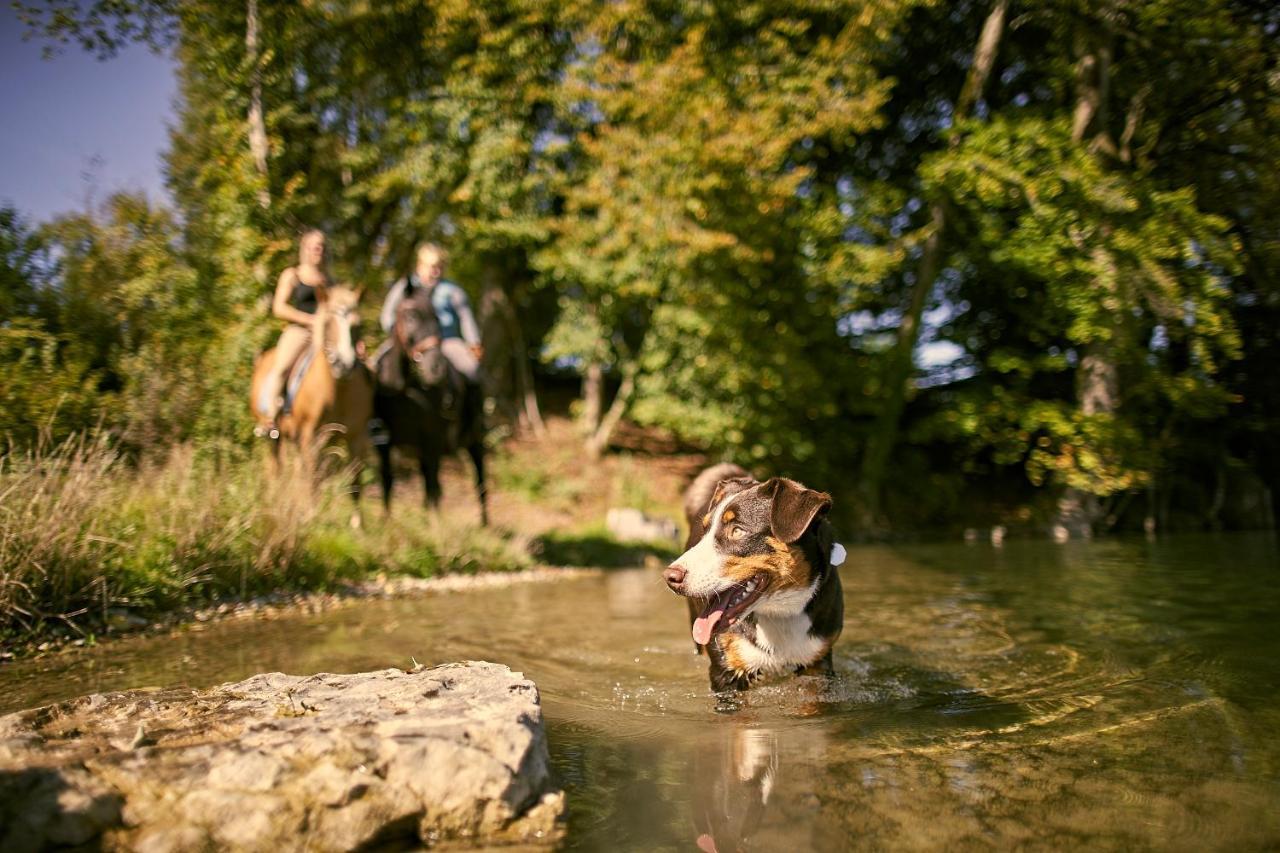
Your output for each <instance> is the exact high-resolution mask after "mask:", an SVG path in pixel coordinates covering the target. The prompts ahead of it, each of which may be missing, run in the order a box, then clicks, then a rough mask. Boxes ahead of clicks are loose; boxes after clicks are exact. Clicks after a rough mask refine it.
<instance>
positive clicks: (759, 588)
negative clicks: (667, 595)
mask: <svg viewBox="0 0 1280 853" xmlns="http://www.w3.org/2000/svg"><path fill="white" fill-rule="evenodd" d="M767 586H769V576H768V575H766V574H764V573H763V572H761V573H760V574H757V575H752V576H751V577H750V578H748V579H747V580H745V581H739V582H738V583H735V584H734V585H733V586H731V587H729V588H728V589H726V590H725V591H724V592H722V593H719V594H717V595H715V596H713V597H712V598H711V600H710V601H708V602H707V606H706V607H704V608H702V612H701V613H700V614H698V618H697V619H695V620H693V641H694V642H695V643H698V644H699V645H703V646H705V645H706V644H707V643H709V642H711V637H712V635H713V634H716V633H718V632H720V631H723V630H725V629H726V628H728V627H730V626H731V625H733V623H734V622H737V621H738V617H739V616H741V615H742V614H743V612H744V611H745V610H746V609H747V608H748V607H750V606H751V605H753V604H755V602H756V599H757V598H759V597H760V596H761V595H762V594H764V591H765V588H766V587H767Z"/></svg>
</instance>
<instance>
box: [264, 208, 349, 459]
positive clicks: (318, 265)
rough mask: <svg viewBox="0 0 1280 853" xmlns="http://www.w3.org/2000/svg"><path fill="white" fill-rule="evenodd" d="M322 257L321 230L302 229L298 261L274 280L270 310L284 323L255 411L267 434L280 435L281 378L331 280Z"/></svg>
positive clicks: (303, 346)
mask: <svg viewBox="0 0 1280 853" xmlns="http://www.w3.org/2000/svg"><path fill="white" fill-rule="evenodd" d="M325 260H326V255H325V240H324V232H323V231H321V230H320V229H318V228H312V229H311V230H309V231H305V232H303V234H302V238H301V240H299V246H298V265H297V266H295V267H289V268H288V269H286V270H285V271H284V272H282V273H280V278H279V280H278V281H277V282H276V293H275V298H273V299H272V300H271V314H272V316H274V317H277V318H278V319H281V320H284V321H285V322H286V323H287V324H288V325H286V326H285V328H284V331H283V332H281V333H280V339H279V340H278V341H277V342H276V347H275V355H274V357H273V358H272V360H271V366H270V372H269V373H268V374H267V381H266V382H265V383H264V384H263V386H262V388H261V393H260V396H259V397H258V404H257V409H258V414H259V415H261V416H262V418H263V419H264V420H265V422H266V423H265V426H264V427H263V429H264V431H265V432H266V434H267V435H269V436H270V437H271V438H279V437H280V430H279V428H278V427H277V425H276V419H277V418H278V417H279V415H280V411H281V409H282V408H283V405H284V386H285V382H286V381H287V379H288V375H289V371H290V370H291V369H292V368H293V365H294V362H296V361H297V360H298V356H300V355H302V353H303V352H304V351H305V350H306V348H307V344H308V343H310V341H311V325H312V323H313V322H314V321H315V315H316V309H317V308H319V307H320V303H321V302H323V301H324V299H325V296H326V293H327V291H328V288H329V285H330V283H331V282H330V280H329V273H328V271H327V270H326V269H325Z"/></svg>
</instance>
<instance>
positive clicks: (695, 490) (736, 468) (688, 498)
mask: <svg viewBox="0 0 1280 853" xmlns="http://www.w3.org/2000/svg"><path fill="white" fill-rule="evenodd" d="M750 476H751V474H750V473H748V472H747V470H746V469H745V468H743V467H742V466H741V465H734V464H733V463H732V462H721V463H720V464H719V465H712V466H711V467H710V468H707V469H706V470H705V471H703V472H702V473H701V474H699V475H698V476H697V477H695V478H694V479H693V482H692V483H690V484H689V488H687V489H685V492H684V517H685V519H686V520H687V521H688V522H689V526H690V527H691V528H692V527H693V526H694V525H695V524H696V523H698V522H699V521H700V519H701V518H702V516H703V515H704V514H705V513H706V512H707V504H709V503H711V497H712V495H714V494H715V491H716V486H718V485H719V484H720V481H721V480H729V479H732V478H734V477H750Z"/></svg>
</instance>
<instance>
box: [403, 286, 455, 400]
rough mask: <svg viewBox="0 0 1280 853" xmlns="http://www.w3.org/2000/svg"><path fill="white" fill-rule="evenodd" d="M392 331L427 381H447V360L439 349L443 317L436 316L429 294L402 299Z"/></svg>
mask: <svg viewBox="0 0 1280 853" xmlns="http://www.w3.org/2000/svg"><path fill="white" fill-rule="evenodd" d="M392 335H393V336H394V338H395V342H396V346H398V347H399V348H400V350H401V352H403V353H404V354H405V355H406V356H407V357H408V358H409V360H410V362H411V363H412V364H413V369H414V372H415V373H417V374H418V378H419V379H420V380H421V381H422V382H423V383H424V384H426V385H429V386H430V385H438V384H439V383H441V382H442V381H444V378H445V376H446V374H447V371H448V364H447V362H446V361H445V359H444V355H443V353H441V351H440V321H439V320H438V319H436V312H435V309H434V308H433V307H432V306H431V300H430V298H429V296H427V295H426V294H425V293H421V292H420V293H415V294H414V295H413V296H411V297H407V298H405V299H403V300H402V301H401V302H400V305H399V306H398V307H397V308H396V324H395V328H394V329H393V331H392Z"/></svg>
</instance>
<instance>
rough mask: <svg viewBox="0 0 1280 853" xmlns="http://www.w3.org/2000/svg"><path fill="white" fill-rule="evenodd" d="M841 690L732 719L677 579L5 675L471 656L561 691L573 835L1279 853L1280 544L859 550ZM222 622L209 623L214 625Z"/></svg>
mask: <svg viewBox="0 0 1280 853" xmlns="http://www.w3.org/2000/svg"><path fill="white" fill-rule="evenodd" d="M841 573H842V576H843V579H844V584H845V592H846V624H845V632H844V635H843V637H842V638H841V640H840V642H839V644H838V645H837V646H836V669H837V670H838V675H837V677H836V678H835V679H834V680H831V681H825V680H821V679H817V678H802V679H790V680H784V681H781V682H779V683H776V684H773V685H768V686H765V687H762V688H757V689H754V690H752V691H751V692H750V693H749V694H748V695H747V697H746V700H745V702H744V703H743V704H742V706H741V707H739V708H737V709H728V708H724V707H721V708H717V707H716V702H715V701H714V699H713V698H712V696H711V695H710V693H709V690H708V687H707V684H706V663H705V660H704V659H701V658H698V657H695V656H694V655H693V654H692V651H691V649H692V643H691V640H690V639H689V633H688V624H687V621H686V620H687V617H686V614H685V608H684V604H683V602H682V601H680V600H678V599H677V598H676V597H675V596H674V595H672V594H671V593H670V592H668V591H667V590H666V588H665V587H664V586H663V584H662V582H661V580H660V578H659V575H658V573H657V572H656V571H653V570H648V571H646V570H623V571H611V572H606V573H602V574H600V575H598V576H588V577H582V578H577V579H573V580H566V581H562V582H555V583H539V584H524V585H518V586H513V587H509V588H506V589H495V590H487V591H477V592H469V593H458V594H450V595H439V596H432V597H424V598H417V599H401V600H394V601H369V602H362V603H359V604H356V605H353V606H350V607H346V608H342V609H339V610H337V611H334V612H330V613H325V614H322V615H314V616H305V615H298V616H295V617H290V618H285V619H280V620H276V621H252V622H247V621H238V622H224V623H220V624H210V625H199V626H194V627H193V629H191V630H187V631H183V632H180V633H178V634H176V635H174V636H167V637H162V638H149V639H132V640H124V641H120V642H116V643H112V644H109V645H108V646H107V647H105V648H102V649H94V650H88V651H85V652H83V653H79V654H76V655H68V656H59V657H56V658H53V659H49V660H45V661H33V662H27V663H22V664H17V665H9V666H5V667H3V668H0V712H3V711H8V710H14V709H17V708H21V707H28V706H32V705H36V704H43V703H46V702H49V701H53V700H57V699H64V698H69V697H72V696H76V695H79V694H81V693H86V692H91V691H99V690H116V689H123V688H129V687H139V686H145V685H169V684H180V683H185V684H189V685H192V686H204V685H210V684H215V683H218V682H222V681H229V680H238V679H241V678H244V677H246V676H248V675H251V674H253V673H255V672H261V671H270V670H283V671H285V672H290V673H313V672H321V671H330V672H344V671H355V670H365V669H375V668H384V667H390V666H400V667H407V666H409V665H410V663H411V658H413V659H416V660H417V661H419V662H421V663H437V662H443V661H451V660H459V659H473V658H474V659H480V658H483V659H488V660H494V661H499V662H502V663H506V664H509V665H510V666H511V667H512V668H514V669H517V670H522V671H523V672H525V673H526V674H527V675H529V676H530V677H532V678H533V679H534V680H535V681H536V682H537V683H538V686H539V687H540V688H541V690H542V697H543V704H544V706H545V710H546V717H547V721H548V733H549V738H550V742H551V751H552V759H553V761H554V764H555V767H556V770H557V772H558V774H559V779H560V782H561V784H562V785H563V786H564V788H565V789H566V791H567V793H568V804H569V821H568V837H567V841H566V846H567V847H570V848H578V849H606V848H607V849H610V850H617V849H624V850H658V849H669V850H697V849H698V848H699V847H701V848H702V849H703V850H708V851H710V850H713V849H714V850H718V851H721V853H726V851H730V850H734V849H741V848H746V849H753V850H783V851H788V853H792V851H794V853H799V851H806V850H844V849H886V848H890V849H946V850H956V849H962V850H963V849H992V848H1010V847H1021V848H1031V849H1055V850H1058V849H1065V848H1079V849H1090V850H1096V849H1123V850H1132V849H1146V848H1160V849H1175V850H1204V849H1219V850H1241V849H1260V848H1269V849H1274V848H1275V847H1276V846H1277V845H1280V556H1278V551H1277V543H1276V540H1275V539H1274V538H1273V537H1270V536H1222V537H1189V538H1170V539H1162V540H1160V541H1158V542H1153V543H1148V542H1144V541H1104V542H1099V543H1094V544H1072V545H1068V546H1056V545H1051V544H1048V543H1043V542H1028V543H1021V542H1012V543H1008V544H1006V546H1005V547H1004V548H1002V549H999V550H997V549H993V548H991V547H989V546H912V547H900V548H866V549H854V550H852V551H851V553H850V557H849V560H848V562H847V563H846V564H845V566H844V567H843V568H842V569H841ZM196 629H199V630H196Z"/></svg>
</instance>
